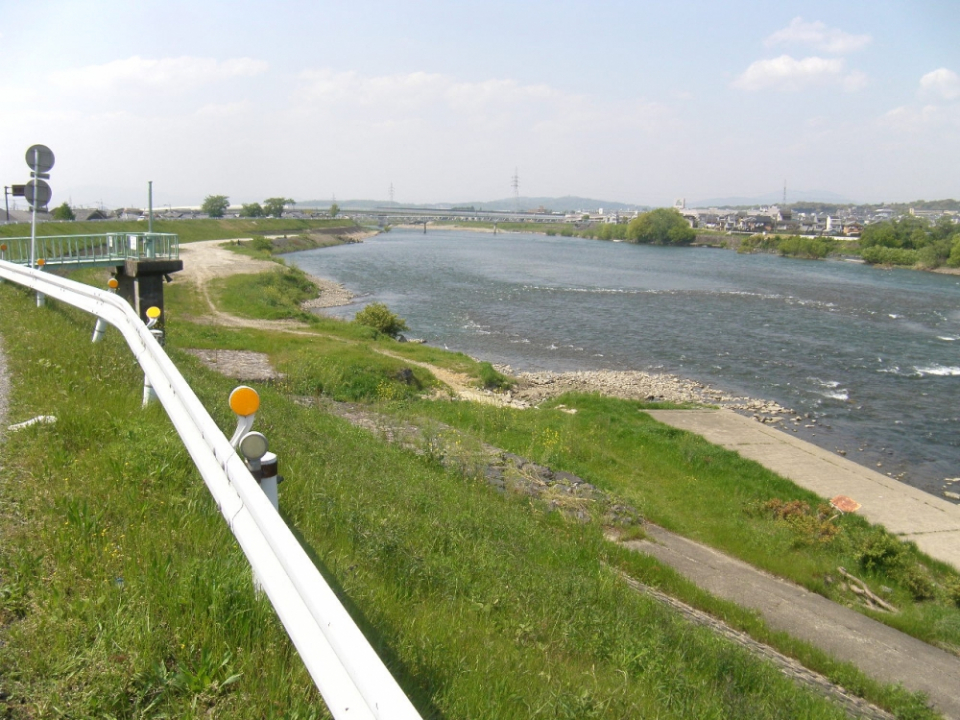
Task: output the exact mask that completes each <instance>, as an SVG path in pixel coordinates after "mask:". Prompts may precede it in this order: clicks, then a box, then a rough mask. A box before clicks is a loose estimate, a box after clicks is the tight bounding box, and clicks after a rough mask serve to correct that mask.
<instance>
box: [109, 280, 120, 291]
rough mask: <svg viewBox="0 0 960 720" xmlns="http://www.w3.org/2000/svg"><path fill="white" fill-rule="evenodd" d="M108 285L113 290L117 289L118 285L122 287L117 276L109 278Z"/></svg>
mask: <svg viewBox="0 0 960 720" xmlns="http://www.w3.org/2000/svg"><path fill="white" fill-rule="evenodd" d="M107 287H108V288H111V289H112V290H116V289H117V288H118V287H120V283H119V282H117V279H116V278H110V279H109V280H107Z"/></svg>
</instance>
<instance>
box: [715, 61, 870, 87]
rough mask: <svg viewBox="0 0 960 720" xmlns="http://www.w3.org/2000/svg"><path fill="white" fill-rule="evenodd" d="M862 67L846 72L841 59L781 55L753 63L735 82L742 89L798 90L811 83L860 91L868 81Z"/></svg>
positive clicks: (811, 84) (809, 85) (812, 84)
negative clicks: (797, 57)
mask: <svg viewBox="0 0 960 720" xmlns="http://www.w3.org/2000/svg"><path fill="white" fill-rule="evenodd" d="M866 79H867V77H866V75H865V74H864V73H862V72H860V71H859V70H854V71H852V72H846V71H845V70H844V61H843V59H842V58H821V57H808V58H803V59H802V60H797V59H795V58H792V57H790V56H789V55H781V56H780V57H778V58H773V59H770V60H757V61H756V62H754V63H752V64H751V65H750V67H748V68H747V69H746V70H745V71H744V72H743V73H742V74H741V75H740V76H739V77H738V78H737V79H736V80H734V81H733V83H732V85H733V87H735V88H738V89H739V90H781V91H784V92H796V91H798V90H802V89H804V88H807V87H811V86H818V85H830V84H837V85H840V86H841V87H843V88H844V89H845V90H858V89H859V88H861V87H863V86H864V85H865V84H866Z"/></svg>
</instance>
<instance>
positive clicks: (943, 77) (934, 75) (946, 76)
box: [920, 68, 960, 100]
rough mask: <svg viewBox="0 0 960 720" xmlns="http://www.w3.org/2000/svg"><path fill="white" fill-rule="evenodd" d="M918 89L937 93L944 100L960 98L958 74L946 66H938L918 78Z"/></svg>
mask: <svg viewBox="0 0 960 720" xmlns="http://www.w3.org/2000/svg"><path fill="white" fill-rule="evenodd" d="M920 90H921V91H922V92H924V93H927V94H933V95H939V96H940V97H942V98H943V99H944V100H956V99H957V98H960V75H957V73H955V72H954V71H953V70H948V69H947V68H938V69H937V70H934V71H932V72H928V73H927V74H926V75H924V76H923V77H922V78H920Z"/></svg>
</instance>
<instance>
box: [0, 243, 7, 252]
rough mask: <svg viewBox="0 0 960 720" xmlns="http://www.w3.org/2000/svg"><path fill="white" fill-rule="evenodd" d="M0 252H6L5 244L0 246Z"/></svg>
mask: <svg viewBox="0 0 960 720" xmlns="http://www.w3.org/2000/svg"><path fill="white" fill-rule="evenodd" d="M0 250H3V252H6V251H7V244H6V243H4V244H3V245H0Z"/></svg>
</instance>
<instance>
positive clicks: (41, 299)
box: [37, 258, 47, 307]
mask: <svg viewBox="0 0 960 720" xmlns="http://www.w3.org/2000/svg"><path fill="white" fill-rule="evenodd" d="M46 264H47V261H46V260H44V259H43V258H40V259H39V260H37V270H43V266H44V265H46ZM46 304H47V296H46V295H44V294H43V293H42V292H40V291H39V290H37V307H43V306H44V305H46Z"/></svg>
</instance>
